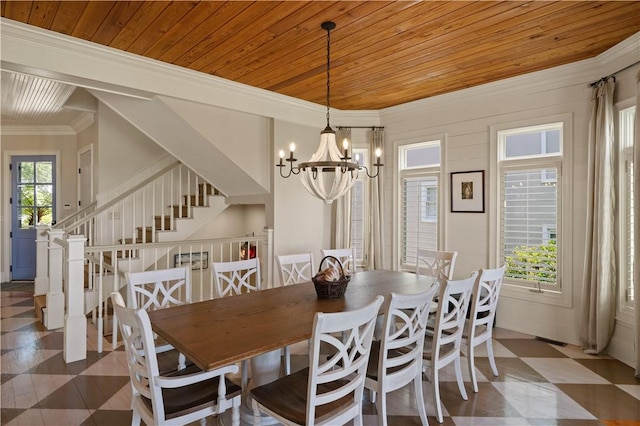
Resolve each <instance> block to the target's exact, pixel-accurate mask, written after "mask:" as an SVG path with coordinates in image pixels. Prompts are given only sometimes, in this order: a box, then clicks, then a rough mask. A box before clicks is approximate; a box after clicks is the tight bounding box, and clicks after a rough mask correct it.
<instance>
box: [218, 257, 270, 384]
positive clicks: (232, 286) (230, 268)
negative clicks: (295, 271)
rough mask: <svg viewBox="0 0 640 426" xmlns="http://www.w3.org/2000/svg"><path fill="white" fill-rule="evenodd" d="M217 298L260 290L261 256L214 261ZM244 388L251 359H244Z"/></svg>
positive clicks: (247, 381) (247, 380) (247, 379)
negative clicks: (230, 260) (229, 260)
mask: <svg viewBox="0 0 640 426" xmlns="http://www.w3.org/2000/svg"><path fill="white" fill-rule="evenodd" d="M211 268H212V269H213V281H214V287H213V291H214V295H215V297H216V298H220V297H226V296H235V295H238V294H243V293H251V292H254V291H260V289H261V288H262V284H261V277H260V258H259V257H257V256H256V257H254V258H251V259H247V260H238V261H232V262H212V263H211ZM241 364H242V371H241V374H242V378H241V380H242V390H243V391H244V390H245V389H247V385H248V384H249V360H246V359H245V360H242V362H241Z"/></svg>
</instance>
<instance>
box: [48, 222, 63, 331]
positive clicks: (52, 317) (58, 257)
mask: <svg viewBox="0 0 640 426" xmlns="http://www.w3.org/2000/svg"><path fill="white" fill-rule="evenodd" d="M63 237H64V231H63V230H62V229H51V230H50V231H49V291H48V292H47V302H46V306H47V310H46V314H45V316H44V325H45V326H46V327H47V330H54V329H56V328H60V327H63V326H64V293H63V292H62V267H63V262H64V260H63V254H64V253H63V247H62V246H61V245H60V244H58V243H57V242H56V239H58V240H62V239H63Z"/></svg>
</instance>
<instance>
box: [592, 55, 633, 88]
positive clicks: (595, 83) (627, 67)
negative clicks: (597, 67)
mask: <svg viewBox="0 0 640 426" xmlns="http://www.w3.org/2000/svg"><path fill="white" fill-rule="evenodd" d="M638 64H640V61H636V62H634V63H632V64H630V65H627V66H626V67H624V68H622V69H619V70H618V71H616V72H614V73H612V74H609V75H608V76H605V77H602V78H601V79H600V80H598V81H594V82H593V83H589V87H595V86H597V85H598V83H600V82H604V81H607V80H609V79H610V78H613V81H616V74H618V73H619V72H622V71H624V70H626V69H629V68H631V67H634V66H636V65H638Z"/></svg>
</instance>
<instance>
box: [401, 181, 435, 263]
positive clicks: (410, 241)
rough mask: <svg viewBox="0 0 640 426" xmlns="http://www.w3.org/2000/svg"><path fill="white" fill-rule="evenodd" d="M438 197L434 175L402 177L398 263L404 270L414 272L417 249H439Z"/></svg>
mask: <svg viewBox="0 0 640 426" xmlns="http://www.w3.org/2000/svg"><path fill="white" fill-rule="evenodd" d="M427 188H428V189H427ZM434 193H435V195H436V196H435V197H433V194H434ZM437 194H438V177H437V175H423V176H412V177H403V178H401V197H402V207H401V210H402V212H401V214H402V222H401V230H400V233H401V235H400V240H401V252H400V263H401V265H402V266H403V267H408V269H415V268H412V266H413V267H415V264H416V253H417V250H416V249H417V248H427V249H437V248H438V217H437V211H438V197H437ZM433 212H435V213H436V215H435V216H433Z"/></svg>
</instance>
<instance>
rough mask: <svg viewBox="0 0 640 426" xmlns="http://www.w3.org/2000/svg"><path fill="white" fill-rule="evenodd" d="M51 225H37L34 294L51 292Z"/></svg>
mask: <svg viewBox="0 0 640 426" xmlns="http://www.w3.org/2000/svg"><path fill="white" fill-rule="evenodd" d="M49 228H50V227H49V225H37V226H36V278H35V279H34V281H33V295H34V296H40V295H43V294H47V292H49V234H48V232H47V231H48V230H49Z"/></svg>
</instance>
